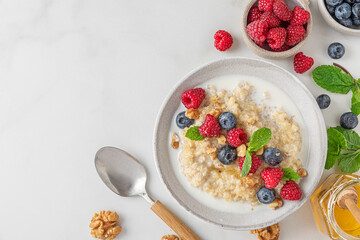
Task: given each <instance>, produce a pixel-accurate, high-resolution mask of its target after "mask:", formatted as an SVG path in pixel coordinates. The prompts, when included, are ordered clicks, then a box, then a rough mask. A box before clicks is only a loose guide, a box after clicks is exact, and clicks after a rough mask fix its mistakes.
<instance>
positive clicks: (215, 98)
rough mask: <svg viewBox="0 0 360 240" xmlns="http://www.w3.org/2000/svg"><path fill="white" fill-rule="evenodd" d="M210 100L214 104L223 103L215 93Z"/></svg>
mask: <svg viewBox="0 0 360 240" xmlns="http://www.w3.org/2000/svg"><path fill="white" fill-rule="evenodd" d="M209 102H210V103H212V104H217V105H219V106H220V105H221V102H220V101H219V97H218V96H216V95H214V96H212V97H211V98H210V99H209Z"/></svg>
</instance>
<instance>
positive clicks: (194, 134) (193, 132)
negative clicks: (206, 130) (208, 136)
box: [185, 126, 205, 141]
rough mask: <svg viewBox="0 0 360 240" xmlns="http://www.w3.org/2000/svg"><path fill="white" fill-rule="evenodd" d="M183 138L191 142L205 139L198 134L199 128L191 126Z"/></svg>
mask: <svg viewBox="0 0 360 240" xmlns="http://www.w3.org/2000/svg"><path fill="white" fill-rule="evenodd" d="M185 137H187V138H189V139H190V140H193V141H200V140H203V139H204V138H205V137H204V136H202V135H201V134H200V132H199V126H193V127H191V128H189V129H188V130H187V131H186V134H185Z"/></svg>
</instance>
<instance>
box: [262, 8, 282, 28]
mask: <svg viewBox="0 0 360 240" xmlns="http://www.w3.org/2000/svg"><path fill="white" fill-rule="evenodd" d="M260 20H262V21H265V22H267V24H268V26H269V28H275V27H278V26H280V24H281V20H280V19H279V18H278V17H277V16H276V15H275V14H274V13H273V12H264V13H263V14H261V17H260Z"/></svg>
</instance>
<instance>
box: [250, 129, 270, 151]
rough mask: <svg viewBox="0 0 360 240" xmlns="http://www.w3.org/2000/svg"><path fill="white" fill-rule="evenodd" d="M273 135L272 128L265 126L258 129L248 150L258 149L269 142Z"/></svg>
mask: <svg viewBox="0 0 360 240" xmlns="http://www.w3.org/2000/svg"><path fill="white" fill-rule="evenodd" d="M270 137H271V130H270V129H269V128H266V127H263V128H260V129H258V130H256V131H255V132H254V133H253V135H252V136H251V139H250V142H249V148H248V151H250V152H253V151H257V150H259V149H260V148H262V147H263V146H265V144H267V143H268V142H269V140H270Z"/></svg>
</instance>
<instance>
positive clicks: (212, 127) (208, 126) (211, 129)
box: [199, 114, 221, 137]
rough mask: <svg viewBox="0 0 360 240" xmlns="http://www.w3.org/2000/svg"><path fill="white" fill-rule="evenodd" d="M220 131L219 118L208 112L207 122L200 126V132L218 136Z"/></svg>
mask: <svg viewBox="0 0 360 240" xmlns="http://www.w3.org/2000/svg"><path fill="white" fill-rule="evenodd" d="M220 131H221V128H220V125H219V123H218V121H217V119H216V118H215V117H214V116H213V115H210V114H207V115H206V118H205V122H204V123H203V124H202V125H201V126H200V127H199V133H200V134H201V135H202V136H204V137H217V136H219V135H220Z"/></svg>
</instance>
